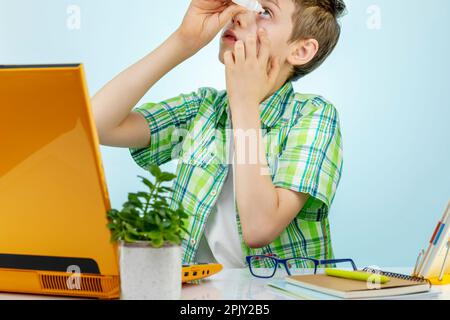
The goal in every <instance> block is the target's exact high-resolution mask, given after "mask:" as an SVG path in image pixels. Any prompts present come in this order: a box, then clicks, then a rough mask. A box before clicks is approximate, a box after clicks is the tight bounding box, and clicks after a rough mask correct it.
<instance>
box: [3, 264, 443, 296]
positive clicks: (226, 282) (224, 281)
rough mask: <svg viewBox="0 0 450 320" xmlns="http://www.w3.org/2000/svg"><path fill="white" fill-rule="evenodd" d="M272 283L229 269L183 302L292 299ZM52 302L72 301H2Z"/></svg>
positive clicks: (191, 289) (188, 291) (187, 289)
mask: <svg viewBox="0 0 450 320" xmlns="http://www.w3.org/2000/svg"><path fill="white" fill-rule="evenodd" d="M383 270H388V271H392V272H397V273H405V274H409V273H410V269H409V268H386V269H383ZM284 276H285V273H284V272H283V270H281V269H280V270H279V271H278V272H277V275H276V277H277V278H283V277H284ZM270 281H271V280H266V279H258V278H254V277H253V276H252V275H251V274H250V272H249V271H248V269H227V270H223V271H222V272H220V273H219V274H217V275H214V276H212V277H210V278H208V279H206V280H203V281H202V282H201V283H200V284H195V285H194V284H188V285H184V286H183V290H182V297H181V298H182V299H183V300H284V299H289V298H288V297H285V296H284V295H282V294H280V293H277V292H276V291H275V290H273V289H271V288H269V287H268V286H267V283H268V282H270ZM432 290H434V291H437V292H441V294H440V296H439V299H444V300H450V286H442V287H440V286H433V289H432ZM30 299H38V300H48V299H68V298H61V297H48V296H34V295H24V294H6V293H0V300H30Z"/></svg>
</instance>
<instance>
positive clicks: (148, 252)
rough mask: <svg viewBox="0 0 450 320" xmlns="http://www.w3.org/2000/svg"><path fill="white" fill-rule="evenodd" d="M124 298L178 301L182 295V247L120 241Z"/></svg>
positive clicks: (121, 278) (122, 295) (122, 294)
mask: <svg viewBox="0 0 450 320" xmlns="http://www.w3.org/2000/svg"><path fill="white" fill-rule="evenodd" d="M119 250H120V283H121V284H120V287H121V299H122V300H177V299H180V297H181V281H182V280H181V267H182V266H181V265H182V259H181V247H180V246H173V245H166V246H164V247H162V248H154V247H151V246H149V244H148V243H147V242H138V243H135V244H125V243H121V244H120V247H119Z"/></svg>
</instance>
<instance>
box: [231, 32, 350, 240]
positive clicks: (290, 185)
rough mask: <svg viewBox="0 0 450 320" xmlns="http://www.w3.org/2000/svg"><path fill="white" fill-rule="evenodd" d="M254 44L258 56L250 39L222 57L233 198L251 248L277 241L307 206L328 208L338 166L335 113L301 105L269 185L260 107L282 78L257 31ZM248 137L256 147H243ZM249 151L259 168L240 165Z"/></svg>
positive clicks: (265, 40) (326, 107) (325, 107)
mask: <svg viewBox="0 0 450 320" xmlns="http://www.w3.org/2000/svg"><path fill="white" fill-rule="evenodd" d="M259 40H260V42H261V47H260V49H259V52H258V51H257V46H256V43H257V39H256V38H255V37H254V36H249V37H248V39H246V41H245V43H244V42H242V41H237V42H236V45H235V48H234V50H233V51H232V52H231V51H229V52H227V53H225V56H224V60H225V65H226V78H227V91H228V97H229V101H230V109H231V114H232V121H233V129H234V137H235V150H236V152H235V163H236V187H235V188H236V198H237V203H238V211H239V217H240V220H241V225H242V231H243V232H242V233H243V237H244V241H245V242H246V243H247V245H248V246H249V247H252V248H260V247H264V246H267V245H269V244H270V243H272V242H273V241H274V240H276V239H277V238H278V237H279V236H280V235H281V234H282V233H283V231H284V230H285V229H286V227H287V226H288V225H289V224H290V223H291V222H292V221H293V220H294V219H295V218H296V217H297V216H300V217H302V212H303V211H305V210H304V209H305V207H306V204H308V205H309V206H311V204H312V203H314V204H316V203H317V202H319V203H320V204H321V205H322V204H323V205H324V206H326V207H327V208H328V207H329V206H330V204H331V202H332V198H333V195H334V192H335V190H336V186H337V184H338V182H339V179H340V172H341V165H342V161H341V144H340V133H339V130H338V120H337V113H336V112H335V109H334V108H333V107H331V106H330V105H329V104H326V103H323V105H322V106H316V105H315V104H313V103H311V104H310V105H309V110H308V109H307V107H306V106H305V107H304V109H303V110H302V113H304V114H303V116H302V118H301V119H303V120H300V118H299V121H298V122H297V123H296V124H295V125H294V127H293V128H291V129H290V133H289V137H288V138H287V142H286V147H285V149H284V151H283V153H282V154H281V156H280V158H279V159H278V162H279V164H278V169H277V170H276V172H275V175H274V179H273V181H272V177H271V176H270V175H267V174H266V173H267V172H270V170H269V166H268V163H267V161H266V157H265V147H264V143H263V136H262V132H261V129H262V128H261V119H260V116H261V114H260V103H261V101H264V100H265V99H267V98H268V97H270V95H271V94H273V93H274V92H275V91H276V90H277V89H279V88H280V87H281V86H282V84H283V83H284V82H285V79H286V77H285V75H283V74H282V73H280V62H279V59H278V58H277V57H270V55H269V52H270V50H269V48H270V41H269V39H268V38H267V34H266V32H265V31H264V30H261V31H259ZM268 69H269V71H268ZM316 103H318V102H316ZM317 119H320V120H317ZM242 133H244V135H243V136H242ZM248 134H250V135H251V137H256V139H250V143H254V144H255V145H250V146H247V140H248V139H245V137H246V136H247V135H248ZM248 152H256V154H257V155H258V156H259V157H260V158H259V159H258V160H259V161H258V163H256V164H254V163H249V162H250V161H247V160H246V161H245V162H242V161H241V160H240V159H248V158H247V157H248ZM250 156H252V155H250ZM250 159H253V157H250ZM323 205H322V207H321V208H324V207H323ZM308 209H309V208H308ZM325 211H326V212H328V211H327V210H325ZM308 213H309V212H308ZM303 214H304V213H303ZM313 215H314V219H315V220H313V221H318V220H317V212H315V214H313ZM305 218H308V219H309V218H310V217H305Z"/></svg>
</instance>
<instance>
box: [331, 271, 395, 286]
mask: <svg viewBox="0 0 450 320" xmlns="http://www.w3.org/2000/svg"><path fill="white" fill-rule="evenodd" d="M325 274H326V275H327V276H330V277H337V278H343V279H349V280H358V281H364V282H368V281H369V282H372V283H380V284H385V283H388V282H389V281H391V279H389V278H388V277H386V276H383V275H380V274H376V273H370V272H363V271H346V270H338V269H325Z"/></svg>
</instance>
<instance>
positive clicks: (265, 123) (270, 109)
mask: <svg viewBox="0 0 450 320" xmlns="http://www.w3.org/2000/svg"><path fill="white" fill-rule="evenodd" d="M293 94H294V88H293V86H292V82H291V81H287V82H286V83H285V84H284V85H283V86H282V87H281V88H280V89H278V90H277V91H276V92H275V93H274V94H273V95H272V96H270V97H269V98H267V99H266V100H265V101H264V102H262V103H261V105H260V111H261V123H262V127H263V128H262V129H271V128H272V127H274V126H275V125H276V124H277V122H278V121H279V120H280V118H281V116H282V115H283V113H284V111H285V109H286V106H287V104H288V103H289V101H290V98H291V96H292V95H293Z"/></svg>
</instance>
